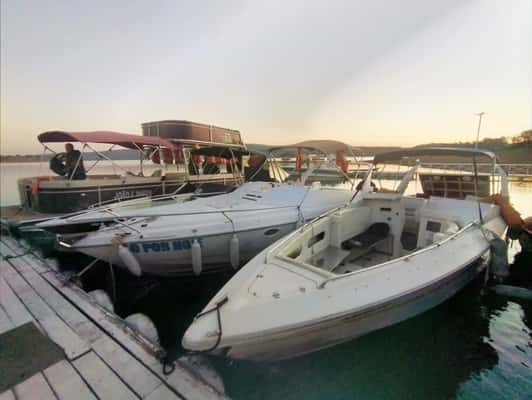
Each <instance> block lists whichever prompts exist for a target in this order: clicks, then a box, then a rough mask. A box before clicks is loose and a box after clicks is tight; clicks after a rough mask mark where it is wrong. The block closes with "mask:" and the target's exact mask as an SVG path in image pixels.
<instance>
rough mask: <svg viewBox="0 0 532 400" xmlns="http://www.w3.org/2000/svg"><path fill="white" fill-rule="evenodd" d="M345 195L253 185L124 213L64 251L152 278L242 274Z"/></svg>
mask: <svg viewBox="0 0 532 400" xmlns="http://www.w3.org/2000/svg"><path fill="white" fill-rule="evenodd" d="M352 195H353V193H352V192H351V191H349V190H346V189H336V188H331V187H321V185H317V184H315V185H313V186H311V187H305V186H302V185H286V184H278V183H269V182H248V183H245V184H243V185H242V186H240V187H239V188H237V189H235V190H234V191H233V192H231V193H228V194H223V195H219V196H215V197H207V198H198V199H196V200H194V201H190V202H184V203H180V204H171V205H163V206H156V207H149V208H146V209H141V210H133V211H128V212H123V213H122V214H121V215H120V220H117V221H116V222H113V223H111V224H110V225H108V226H104V227H102V228H101V229H99V230H97V231H94V232H90V233H88V234H84V235H82V237H81V238H79V237H77V236H73V237H69V238H63V239H62V241H61V242H60V243H61V245H63V246H67V247H68V248H70V249H71V250H75V251H78V252H81V253H85V254H88V255H90V256H93V257H95V258H98V259H101V260H104V261H109V262H111V263H112V264H115V265H118V266H121V267H125V268H128V269H129V270H130V271H131V272H133V273H135V274H136V275H138V274H139V273H140V271H142V272H144V273H148V274H153V275H162V276H167V275H183V274H185V275H186V274H192V273H193V272H194V273H195V274H200V273H202V272H209V271H216V270H219V269H221V268H225V267H227V266H229V265H232V266H233V267H234V268H238V267H239V266H240V265H241V263H243V262H245V261H247V260H249V259H250V258H251V257H253V256H254V255H255V254H257V253H258V252H259V251H260V250H262V249H264V248H265V247H267V246H268V245H270V244H271V243H273V242H275V241H276V240H278V239H279V238H281V237H282V236H284V235H286V234H287V233H289V232H291V231H292V230H294V229H295V228H296V226H297V224H298V223H299V224H302V223H303V222H304V221H306V220H308V219H312V218H315V217H316V216H318V215H320V214H322V213H323V212H325V211H327V210H329V209H331V208H335V207H338V206H339V205H341V204H345V203H347V202H349V200H350V199H351V197H352Z"/></svg>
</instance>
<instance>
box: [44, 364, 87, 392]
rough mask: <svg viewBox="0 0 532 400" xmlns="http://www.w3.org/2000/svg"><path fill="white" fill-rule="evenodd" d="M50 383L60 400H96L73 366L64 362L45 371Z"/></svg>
mask: <svg viewBox="0 0 532 400" xmlns="http://www.w3.org/2000/svg"><path fill="white" fill-rule="evenodd" d="M43 373H44V375H45V376H46V379H47V380H48V383H49V384H50V386H51V387H52V389H53V391H54V392H55V394H56V395H57V397H58V398H59V399H60V400H70V399H78V400H96V396H95V395H94V393H92V392H91V390H90V389H89V387H88V386H87V385H86V384H85V382H83V379H81V377H80V376H79V375H78V373H77V371H76V370H75V369H74V367H72V365H71V364H70V363H69V362H68V361H66V360H62V361H60V362H58V363H56V364H54V365H52V366H50V367H48V368H46V369H45V370H44V371H43Z"/></svg>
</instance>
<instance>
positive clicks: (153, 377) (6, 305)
mask: <svg viewBox="0 0 532 400" xmlns="http://www.w3.org/2000/svg"><path fill="white" fill-rule="evenodd" d="M0 253H1V254H2V258H1V261H0V400H8V399H9V400H10V399H18V400H24V399H36V398H38V399H73V398H76V399H80V400H81V399H113V400H114V399H149V400H155V399H158V400H159V399H225V398H226V397H225V395H224V394H223V393H222V391H223V385H222V388H220V386H219V385H216V386H217V389H216V388H215V387H214V386H211V385H210V384H209V383H208V382H207V381H206V380H205V379H203V378H202V377H203V376H204V375H202V373H201V371H199V370H195V364H194V363H193V362H192V363H187V362H184V361H181V360H178V361H177V362H176V363H175V364H174V366H175V369H174V370H173V371H172V372H171V373H169V374H168V375H166V374H165V373H164V372H163V365H162V363H161V354H162V353H164V350H163V349H162V348H161V347H160V346H159V345H158V344H155V343H153V342H151V341H150V340H149V339H146V338H145V337H143V336H142V335H141V334H139V333H138V332H135V331H133V330H132V329H131V328H130V327H128V325H126V323H125V322H124V321H123V320H122V319H121V318H120V317H118V316H117V315H116V314H114V313H111V312H109V311H107V310H106V309H104V308H103V307H101V306H99V305H98V304H96V303H95V302H94V301H93V300H92V298H91V297H90V296H89V295H88V294H87V293H86V292H84V291H83V290H82V289H81V288H80V287H78V286H76V285H75V284H73V283H71V282H69V281H68V279H66V277H65V276H64V275H63V274H62V273H61V272H59V270H58V268H57V266H55V265H54V263H52V262H49V261H48V260H43V259H40V258H39V257H37V256H36V255H35V254H32V253H30V252H28V251H27V250H26V249H24V248H23V247H22V246H21V244H20V243H19V242H17V241H16V240H15V239H13V238H11V237H8V236H1V241H0ZM34 327H35V328H37V329H34ZM28 328H31V329H28ZM32 330H33V331H35V332H34V333H32V332H31V331H32ZM19 331H20V332H19ZM23 331H24V332H23ZM28 331H29V332H28ZM19 333H20V334H19ZM31 335H33V336H31ZM6 336H10V338H9V339H10V341H7V340H6V339H7V338H6ZM25 336H26V337H28V336H29V338H30V339H28V340H26V343H24V337H25ZM38 336H42V337H43V338H41V339H40V338H39V337H38ZM2 339H4V340H2ZM35 339H38V340H35ZM17 341H19V342H20V345H18V346H17V345H14V346H13V347H14V348H13V347H10V348H7V346H4V348H2V343H4V344H5V343H9V344H11V345H12V344H13V343H17ZM43 341H46V342H49V343H48V344H46V342H45V345H44V347H43V345H39V344H38V342H43ZM28 343H32V344H31V345H28ZM24 344H25V345H24ZM42 348H47V349H48V350H46V351H45V352H44V353H43V352H42V351H40V349H41V350H42ZM54 348H55V349H54ZM50 349H51V350H50ZM42 354H44V356H42V357H39V359H35V357H36V355H42ZM58 355H59V357H58ZM9 357H12V358H11V359H10V358H9ZM13 358H15V360H17V359H18V358H20V359H21V360H17V361H20V362H13V363H10V360H13ZM2 359H3V360H2ZM43 359H50V360H51V361H50V362H51V364H50V365H48V366H47V365H44V366H43V365H41V368H42V369H37V371H35V369H34V370H33V371H32V370H31V368H32V367H37V368H39V365H38V364H42V363H43V362H44V361H43ZM24 360H25V362H23V361H24ZM2 362H4V363H10V364H9V365H7V368H6V365H2ZM14 364H16V365H14ZM21 364H22V365H21ZM34 364H35V365H34ZM16 368H21V369H22V372H21V371H15V372H13V371H9V370H10V369H11V370H12V369H15V370H16ZM28 368H29V369H28ZM24 371H25V372H26V375H25V374H24ZM28 371H29V372H28ZM10 372H11V378H13V375H14V374H15V377H16V378H17V377H18V378H19V380H20V381H16V379H15V382H11V383H12V385H11V386H8V387H7V388H6V387H5V386H6V382H9V380H7V378H6V376H9V375H10ZM17 374H18V375H17ZM30 374H31V375H30ZM28 375H30V376H28ZM3 380H4V382H2V381H3ZM12 380H13V379H12Z"/></svg>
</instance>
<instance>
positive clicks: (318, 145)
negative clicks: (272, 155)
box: [268, 140, 353, 154]
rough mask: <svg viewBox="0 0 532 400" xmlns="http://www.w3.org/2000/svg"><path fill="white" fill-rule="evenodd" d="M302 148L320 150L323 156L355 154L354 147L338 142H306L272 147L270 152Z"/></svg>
mask: <svg viewBox="0 0 532 400" xmlns="http://www.w3.org/2000/svg"><path fill="white" fill-rule="evenodd" d="M292 148H302V149H308V150H319V151H320V152H322V153H323V154H334V153H336V152H339V151H347V152H349V153H353V147H351V146H349V145H348V144H346V143H343V142H340V141H338V140H305V141H303V142H299V143H295V144H287V145H284V146H275V147H271V148H269V149H268V150H269V151H270V152H274V151H277V150H281V149H292Z"/></svg>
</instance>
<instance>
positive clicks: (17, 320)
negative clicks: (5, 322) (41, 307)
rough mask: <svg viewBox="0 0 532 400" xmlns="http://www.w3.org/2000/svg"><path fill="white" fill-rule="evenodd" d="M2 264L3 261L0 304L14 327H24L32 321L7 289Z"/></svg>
mask: <svg viewBox="0 0 532 400" xmlns="http://www.w3.org/2000/svg"><path fill="white" fill-rule="evenodd" d="M4 264H7V262H5V261H1V262H0V304H1V305H2V307H3V308H4V310H5V312H6V313H7V316H8V317H9V319H10V320H11V322H13V324H14V326H15V327H17V326H20V325H24V324H25V323H28V322H31V321H32V320H33V318H32V316H31V314H30V313H29V311H28V310H27V309H26V307H25V306H24V304H22V302H21V301H20V300H19V298H18V297H17V295H16V294H15V293H13V290H11V288H10V287H9V285H8V284H7V283H6V281H5V279H4V272H3V270H4V268H6V267H4Z"/></svg>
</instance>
